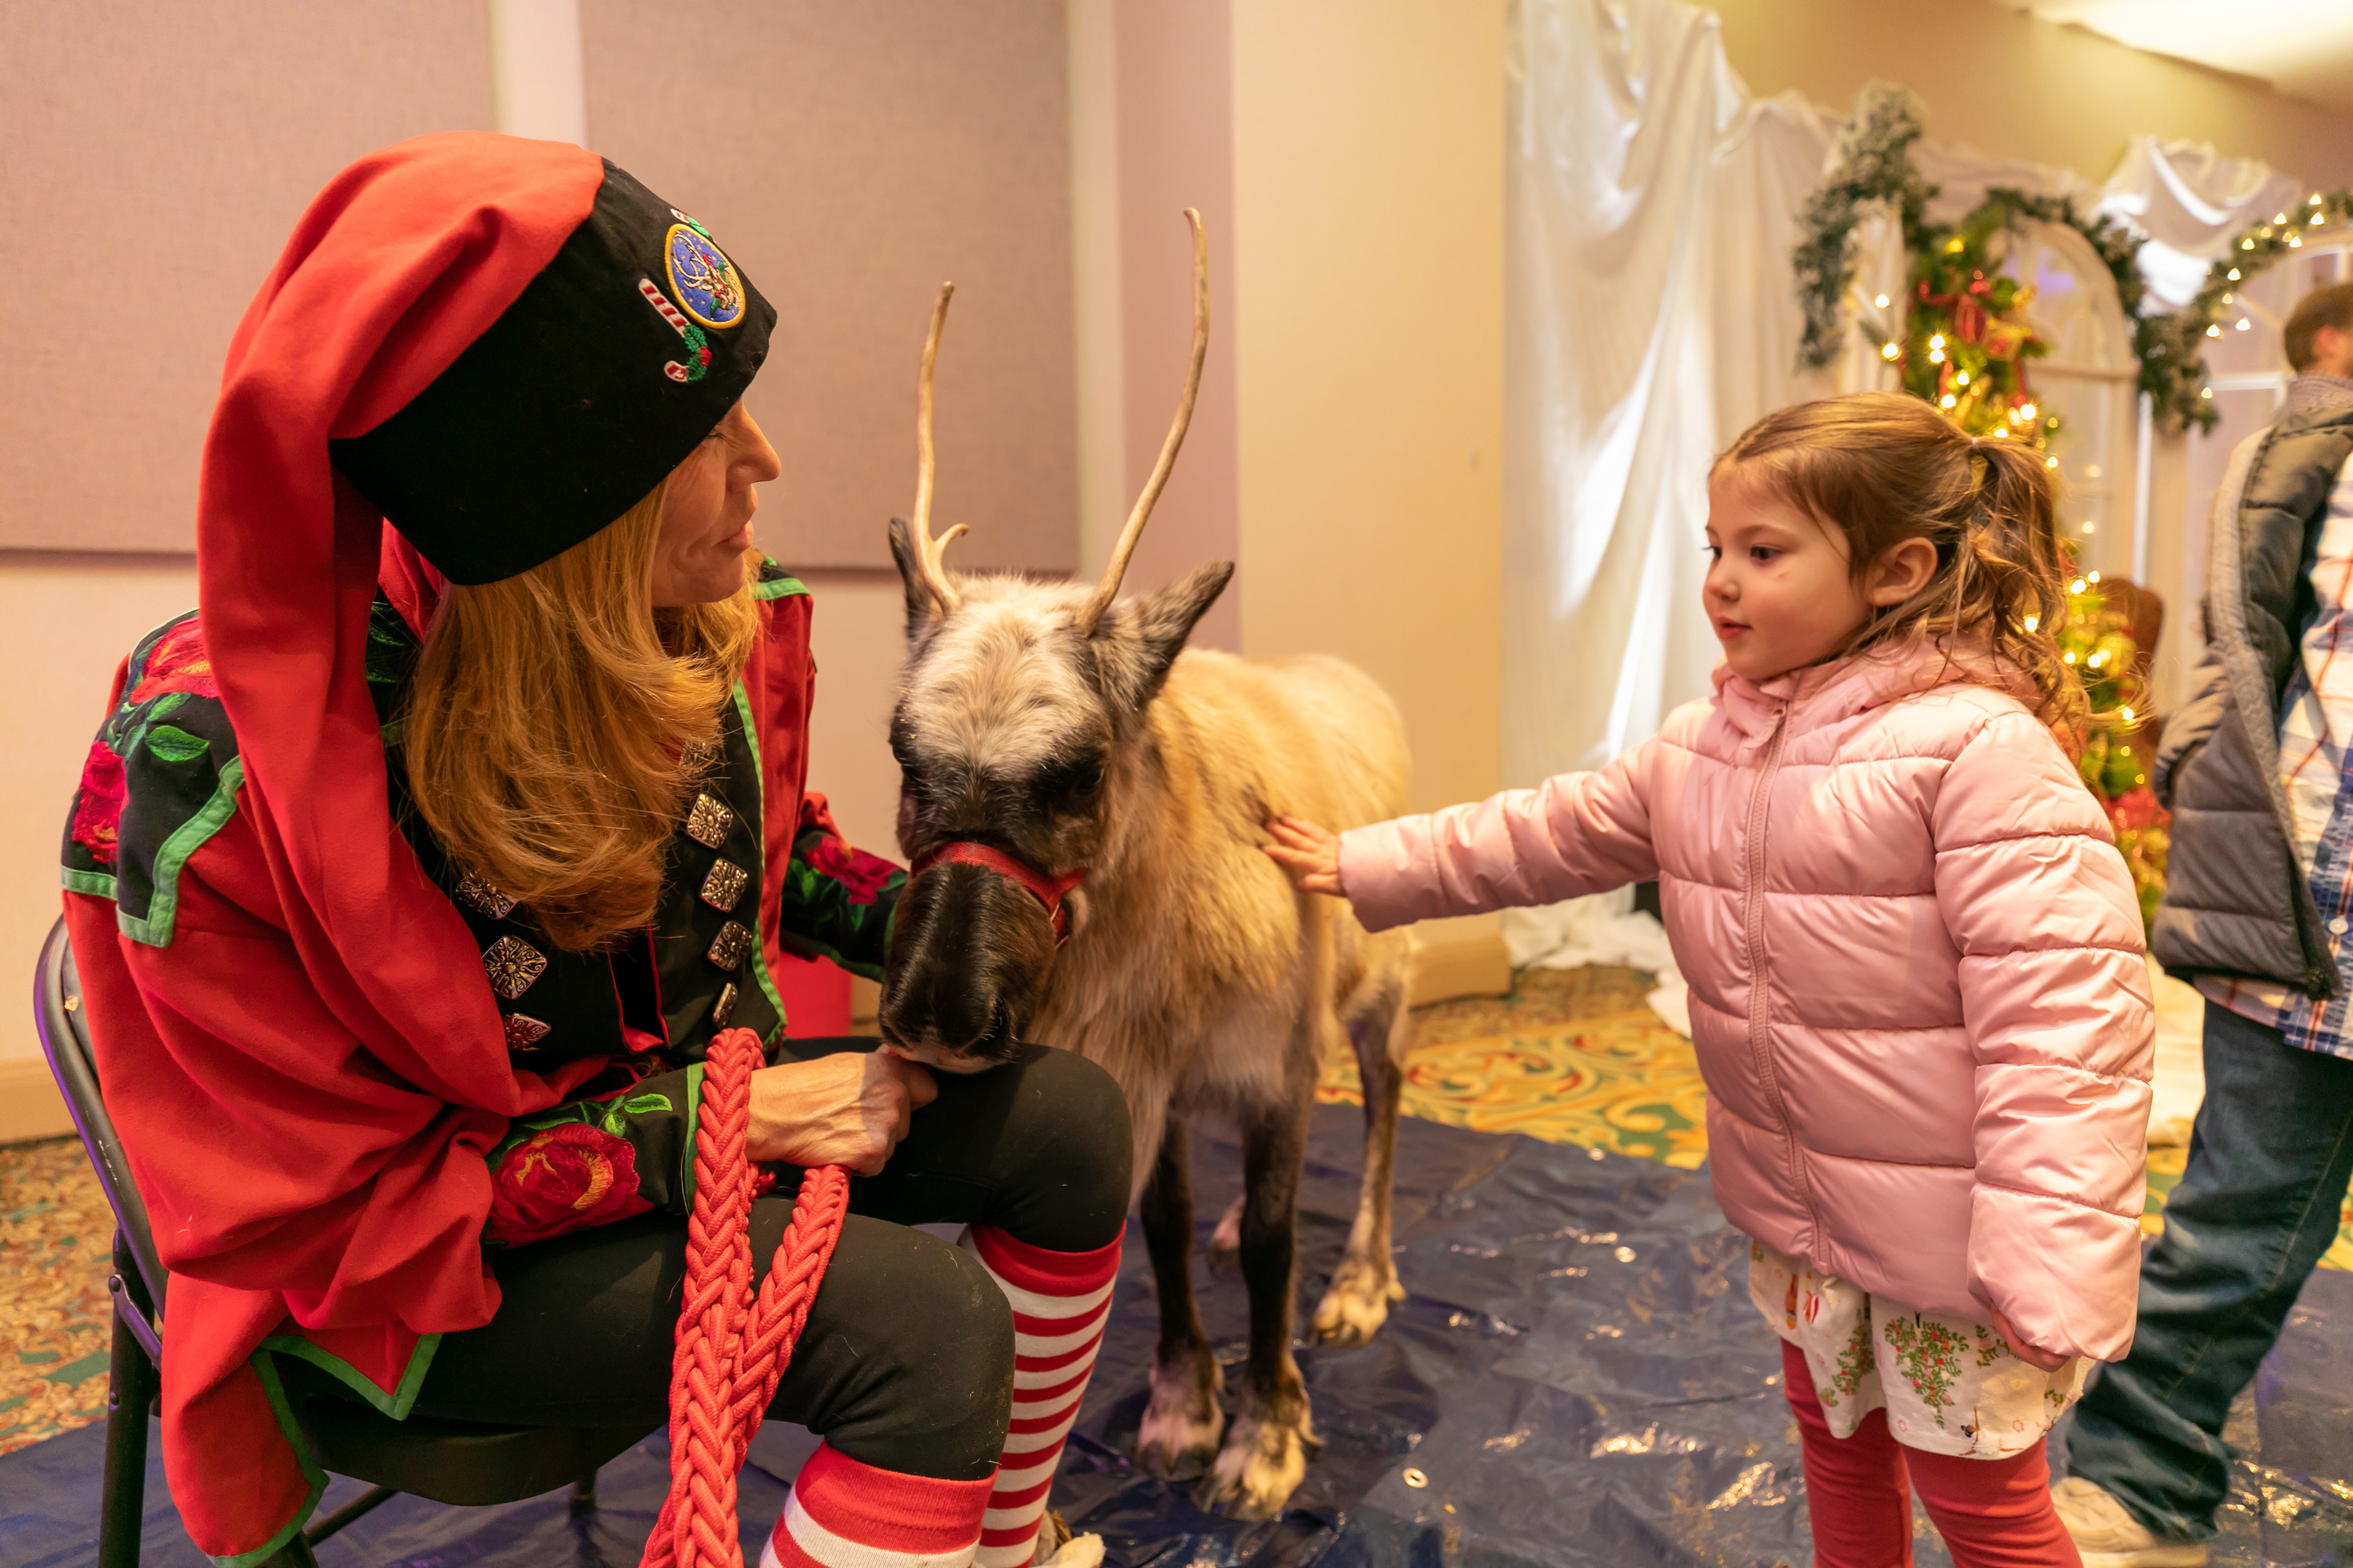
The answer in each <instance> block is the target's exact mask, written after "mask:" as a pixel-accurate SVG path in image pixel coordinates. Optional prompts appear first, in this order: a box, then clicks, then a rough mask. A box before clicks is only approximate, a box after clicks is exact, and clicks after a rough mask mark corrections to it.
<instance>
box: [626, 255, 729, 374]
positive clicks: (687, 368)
mask: <svg viewBox="0 0 2353 1568" xmlns="http://www.w3.org/2000/svg"><path fill="white" fill-rule="evenodd" d="M638 293H640V294H643V295H644V296H645V297H646V303H647V304H649V305H651V306H652V307H653V308H654V309H655V310H658V311H659V312H660V313H661V319H662V320H663V321H668V322H669V323H670V325H671V326H672V327H673V328H675V329H676V330H677V331H678V335H679V336H680V337H681V338H684V339H685V340H686V351H687V353H689V354H690V355H691V356H692V363H688V364H681V363H678V362H677V361H676V360H671V361H670V362H669V363H666V364H664V365H663V366H662V374H664V375H666V376H668V377H670V379H671V380H672V381H678V382H696V381H701V380H702V378H703V377H704V376H705V375H708V374H710V373H711V343H710V341H709V340H708V339H706V338H705V337H704V336H703V335H702V328H701V327H698V326H696V325H695V324H694V323H693V322H692V321H688V320H687V319H686V318H685V317H684V316H683V315H681V314H680V313H679V310H678V307H677V306H675V305H673V304H671V303H670V299H669V297H668V296H667V295H665V294H664V293H663V292H662V291H661V290H660V289H659V288H657V287H655V285H654V280H653V279H650V278H640V279H638Z"/></svg>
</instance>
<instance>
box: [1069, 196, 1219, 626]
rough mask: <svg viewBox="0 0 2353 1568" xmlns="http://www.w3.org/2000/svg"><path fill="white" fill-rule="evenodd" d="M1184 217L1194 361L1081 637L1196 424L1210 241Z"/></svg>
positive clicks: (1095, 622) (1190, 215)
mask: <svg viewBox="0 0 2353 1568" xmlns="http://www.w3.org/2000/svg"><path fill="white" fill-rule="evenodd" d="M1185 219H1186V221H1187V223H1189V224H1191V225H1192V226H1193V363H1192V366H1191V368H1190V369H1188V370H1187V371H1186V373H1185V395H1184V396H1182V397H1180V398H1178V399H1177V401H1176V418H1175V419H1174V420H1172V421H1170V422H1169V426H1168V439H1167V440H1166V441H1164V442H1162V443H1161V445H1160V461H1158V462H1157V463H1155V464H1154V465H1153V466H1152V478H1150V479H1147V480H1145V485H1144V493H1143V494H1142V495H1140V496H1138V497H1136V498H1135V510H1134V511H1132V512H1130V513H1128V514H1127V527H1126V528H1125V529H1124V530H1123V531H1121V533H1120V536H1119V545H1118V548H1116V549H1114V550H1113V552H1111V563H1110V564H1109V565H1107V566H1105V567H1104V568H1103V581H1102V582H1100V583H1098V584H1095V591H1094V592H1093V593H1092V594H1090V595H1087V602H1086V604H1085V605H1084V606H1082V608H1081V609H1080V611H1079V615H1078V620H1077V622H1076V623H1075V624H1076V625H1077V626H1078V628H1079V635H1080V636H1081V637H1092V636H1094V632H1095V627H1096V626H1099V625H1101V624H1102V621H1103V612H1104V611H1105V610H1108V609H1110V608H1111V602H1112V600H1113V599H1114V598H1117V597H1118V596H1119V580H1120V579H1121V578H1122V577H1124V576H1125V575H1126V574H1127V558H1128V557H1129V556H1131V555H1133V554H1134V553H1135V542H1136V541H1137V540H1139V539H1141V538H1143V537H1144V524H1145V520H1146V519H1148V518H1150V517H1151V515H1152V503H1153V502H1155V501H1156V500H1159V499H1160V489H1161V487H1162V486H1163V485H1166V483H1167V482H1168V470H1169V469H1171V468H1175V467H1176V449H1177V448H1178V447H1182V446H1183V445H1184V444H1185V430H1186V427H1187V426H1189V425H1191V424H1192V423H1193V402H1194V399H1196V398H1197V397H1198V396H1199V395H1200V394H1201V362H1202V360H1203V359H1204V358H1206V357H1207V356H1208V352H1209V242H1208V238H1207V237H1205V236H1204V235H1203V234H1202V232H1201V214H1200V212H1199V210H1198V209H1197V208H1194V207H1187V208H1186V209H1185Z"/></svg>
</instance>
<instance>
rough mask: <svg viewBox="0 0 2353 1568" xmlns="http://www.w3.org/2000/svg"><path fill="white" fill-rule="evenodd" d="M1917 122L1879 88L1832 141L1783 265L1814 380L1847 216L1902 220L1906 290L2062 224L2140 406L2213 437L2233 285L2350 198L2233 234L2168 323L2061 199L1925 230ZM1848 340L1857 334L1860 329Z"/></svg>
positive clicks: (2001, 196)
mask: <svg viewBox="0 0 2353 1568" xmlns="http://www.w3.org/2000/svg"><path fill="white" fill-rule="evenodd" d="M1921 116H1922V111H1921V105H1920V100H1919V99H1918V98H1917V97H1915V95H1914V94H1913V93H1911V92H1910V91H1909V90H1908V89H1904V88H1900V87H1891V86H1889V85H1887V84H1885V83H1883V82H1876V83H1873V85H1871V86H1869V87H1867V88H1865V89H1863V90H1862V95H1861V97H1860V98H1859V99H1858V100H1856V103H1855V110H1854V114H1853V116H1852V118H1851V119H1850V120H1849V121H1848V122H1847V126H1846V129H1845V130H1844V131H1843V132H1841V133H1840V136H1839V142H1838V146H1837V149H1836V152H1835V153H1834V154H1833V157H1832V161H1831V172H1830V174H1828V175H1827V176H1826V177H1825V178H1824V179H1823V181H1822V183H1821V184H1820V185H1819V186H1817V187H1816V188H1815V190H1814V193H1813V195H1811V196H1810V197H1808V198H1807V202H1806V208H1805V213H1804V216H1803V217H1802V220H1801V221H1802V223H1803V226H1804V233H1803V235H1802V237H1800V238H1799V241H1798V246H1797V248H1796V250H1795V252H1794V253H1793V255H1792V258H1791V259H1792V261H1793V262H1794V264H1795V267H1796V270H1797V276H1798V298H1799V304H1800V305H1801V306H1802V307H1803V309H1804V310H1805V314H1806V330H1805V335H1804V337H1803V339H1802V340H1801V342H1800V343H1799V353H1798V359H1799V364H1800V365H1801V366H1803V367H1805V368H1808V369H1820V368H1821V367H1822V366H1824V365H1827V364H1829V363H1831V361H1832V360H1833V359H1835V358H1837V357H1838V353H1839V345H1840V342H1841V338H1842V337H1843V336H1844V334H1845V332H1846V331H1848V328H1847V326H1846V293H1847V289H1848V288H1849V287H1850V286H1851V285H1852V282H1853V280H1854V261H1853V258H1852V256H1851V255H1850V253H1849V249H1850V241H1851V240H1852V237H1853V231H1854V215H1855V209H1856V208H1857V207H1859V206H1861V205H1862V204H1864V203H1866V202H1873V201H1878V202H1885V203H1886V204H1887V205H1889V207H1890V208H1891V209H1893V210H1894V212H1895V214H1896V215H1897V216H1898V217H1899V219H1900V221H1901V222H1902V224H1903V228H1904V247H1905V250H1906V251H1908V252H1910V253H1911V255H1912V256H1913V257H1914V258H1915V265H1914V268H1913V273H1914V279H1913V281H1914V282H1915V285H1916V284H1917V282H1918V280H1919V279H1920V277H1921V275H1922V274H1923V272H1924V270H1925V269H1924V268H1923V267H1922V266H1921V264H1920V262H1919V260H1918V258H1923V257H1934V256H1936V255H1938V254H1940V253H1942V252H1943V251H1944V249H1945V248H1946V247H1948V246H1950V245H1951V244H1952V242H1953V241H1954V240H1955V239H1960V240H1962V242H1963V244H1964V246H1970V245H1972V244H1973V243H1974V242H1979V241H1981V240H1982V239H1983V238H1984V237H1987V236H1989V235H1990V234H1991V233H1993V232H1994V231H1996V230H1998V229H2003V228H2012V227H2015V226H2017V225H2018V224H2020V223H2021V221H2023V220H2027V219H2031V220H2034V221H2036V222H2041V223H2053V224H2065V225H2066V226H2068V227H2070V228H2072V229H2073V230H2074V231H2075V232H2076V233H2078V234H2080V235H2082V236H2083V237H2084V242H2085V243H2086V244H2088V245H2089V246H2091V247H2092V249H2093V251H2094V253H2095V254H2096V255H2097V256H2098V257H2099V258H2100V260H2101V262H2102V264H2103V265H2105V267H2106V268H2107V269H2108V275H2109V277H2110V278H2112V279H2115V281H2116V302H2117V303H2118V304H2119V305H2120V306H2121V307H2122V308H2123V310H2124V312H2125V315H2126V318H2127V319H2129V320H2130V321H2131V322H2132V324H2133V354H2134V357H2135V358H2136V359H2137V360H2138V361H2139V362H2140V376H2139V383H2140V390H2141V391H2142V392H2144V393H2146V394H2147V395H2148V397H2149V400H2150V402H2151V403H2152V405H2154V408H2155V413H2156V416H2157V420H2158V425H2159V426H2160V427H2161V428H2163V429H2164V430H2166V431H2167V432H2168V433H2172V432H2176V431H2179V430H2181V429H2184V428H2186V427H2188V426H2197V427H2198V428H2199V429H2200V430H2207V429H2211V428H2212V427H2213V425H2214V420H2215V418H2216V414H2215V409H2214V403H2213V394H2212V391H2211V388H2209V387H2208V386H2207V384H2206V375H2207V372H2206V357H2205V353H2204V352H2203V342H2204V340H2205V339H2207V338H2210V337H2219V336H2221V328H2220V325H2219V321H2220V318H2221V313H2222V310H2223V309H2224V307H2226V306H2228V305H2229V304H2230V303H2231V301H2232V296H2233V294H2234V292H2235V286H2236V285H2239V284H2241V283H2242V282H2243V281H2244V280H2245V279H2249V278H2253V277H2254V276H2255V275H2257V274H2258V273H2260V272H2261V271H2263V268H2267V267H2269V266H2270V265H2271V264H2272V263H2274V262H2275V261H2277V260H2278V259H2279V258H2282V257H2284V256H2285V255H2286V254H2287V253H2288V252H2289V251H2291V250H2295V249H2297V248H2299V247H2301V246H2302V245H2303V243H2304V236H2305V235H2306V233H2307V232H2308V231H2309V230H2311V229H2313V228H2316V227H2320V226H2324V225H2329V224H2335V225H2339V226H2342V225H2346V224H2348V223H2353V188H2348V189H2342V190H2337V191H2334V192H2327V193H2322V194H2317V195H2314V196H2313V197H2312V198H2311V199H2310V200H2309V201H2307V202H2306V204H2305V205H2303V206H2302V207H2300V208H2298V209H2296V210H2295V211H2293V212H2284V213H2281V214H2280V215H2278V216H2276V217H2274V219H2273V220H2272V221H2271V222H2270V223H2267V224H2262V225H2259V226H2256V227H2254V228H2251V229H2249V230H2247V231H2246V232H2245V233H2243V234H2242V235H2240V236H2239V237H2238V240H2237V242H2236V244H2235V245H2234V246H2233V247H2232V252H2231V254H2230V255H2229V256H2227V257H2225V258H2221V259H2220V260H2217V261H2216V262H2215V263H2214V264H2213V266H2212V267H2211V268H2209V269H2208V273H2207V279H2206V282H2205V283H2204V285H2203V286H2201V287H2200V289H2199V291H2198V294H2197V296H2196V297H2195V298H2194V299H2192V300H2190V302H2189V305H2187V306H2186V307H2184V308H2183V309H2182V310H2178V311H2174V312H2170V313H2168V312H2164V311H2154V312H2152V311H2149V310H2147V305H2148V294H2147V284H2146V283H2145V282H2144V281H2143V279H2142V278H2141V275H2140V268H2139V265H2138V256H2139V251H2140V247H2141V245H2142V243H2143V242H2142V241H2141V240H2139V239H2137V238H2136V237H2134V236H2133V234H2132V232H2131V230H2129V229H2128V228H2126V226H2124V225H2123V224H2121V223H2118V222H2117V221H2116V220H2115V219H2113V218H2108V217H2094V218H2091V219H2086V218H2084V216H2083V215H2082V214H2080V213H2078V212H2077V211H2076V210H2075V205H2074V203H2073V202H2072V201H2069V200H2068V199H2066V198H2064V197H2062V196H2037V195H2028V194H2027V193H2025V192H2023V191H2016V190H2010V189H1995V190H1991V191H1989V192H1987V193H1986V199H1985V200H1984V202H1982V203H1981V204H1979V205H1978V207H1977V209H1976V210H1975V211H1973V212H1971V213H1970V214H1969V215H1968V216H1967V217H1965V218H1963V219H1962V220H1961V221H1960V223H1958V224H1957V225H1953V226H1935V227H1932V226H1929V225H1928V223H1927V222H1926V218H1925V217H1924V216H1923V214H1924V211H1925V209H1926V205H1927V203H1928V201H1929V199H1930V198H1931V197H1933V196H1934V195H1936V190H1937V187H1936V186H1934V185H1931V184H1928V183H1927V182H1926V180H1924V179H1923V178H1922V177H1921V175H1920V172H1919V171H1918V170H1917V169H1915V168H1914V167H1913V165H1912V157H1911V150H1912V144H1913V143H1914V142H1917V141H1918V140H1919V139H1920V136H1921V133H1922V130H1923V121H1922V117H1921ZM1916 292H1917V289H1916V287H1915V293H1916ZM1853 330H1855V331H1861V330H1862V329H1861V327H1860V326H1859V325H1858V326H1857V327H1855V328H1854V329H1853Z"/></svg>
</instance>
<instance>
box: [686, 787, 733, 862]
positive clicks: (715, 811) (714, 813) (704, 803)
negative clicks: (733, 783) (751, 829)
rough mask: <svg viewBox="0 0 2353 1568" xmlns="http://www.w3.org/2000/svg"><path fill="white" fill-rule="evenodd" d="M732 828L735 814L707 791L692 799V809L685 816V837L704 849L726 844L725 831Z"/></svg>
mask: <svg viewBox="0 0 2353 1568" xmlns="http://www.w3.org/2000/svg"><path fill="white" fill-rule="evenodd" d="M733 826H735V814H734V813H733V812H732V811H730V810H728V809H727V808H726V807H725V806H723V805H720V804H719V802H718V800H717V799H716V798H715V797H714V796H712V795H711V793H710V792H709V791H707V790H706V791H704V792H703V793H702V794H701V795H696V796H695V797H694V809H693V810H691V811H690V812H688V813H687V814H686V836H687V837H689V838H691V839H693V840H694V841H695V842H696V843H697V844H700V845H702V847H704V848H705V849H716V848H718V847H720V846H721V845H722V844H724V843H726V842H727V830H728V829H729V828H730V827H733Z"/></svg>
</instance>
